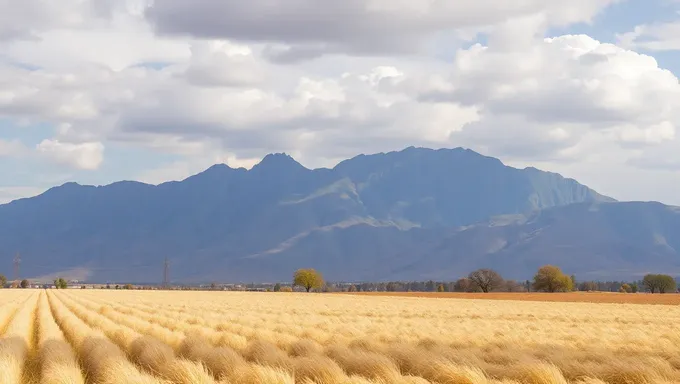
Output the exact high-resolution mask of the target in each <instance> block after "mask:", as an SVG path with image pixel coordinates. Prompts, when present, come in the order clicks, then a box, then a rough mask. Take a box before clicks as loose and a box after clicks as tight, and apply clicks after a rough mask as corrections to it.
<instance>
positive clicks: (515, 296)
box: [343, 292, 680, 305]
mask: <svg viewBox="0 0 680 384" xmlns="http://www.w3.org/2000/svg"><path fill="white" fill-rule="evenodd" d="M343 294H345V295H358V296H400V297H422V298H439V299H474V300H480V299H485V300H512V301H541V302H560V303H610V304H660V305H680V293H666V294H663V295H660V294H655V295H652V294H649V293H619V292H566V293H564V292H560V293H541V292H491V293H461V292H345V293H343Z"/></svg>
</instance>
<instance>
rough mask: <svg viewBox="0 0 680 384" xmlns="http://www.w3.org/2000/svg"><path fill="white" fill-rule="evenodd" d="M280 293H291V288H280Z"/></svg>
mask: <svg viewBox="0 0 680 384" xmlns="http://www.w3.org/2000/svg"><path fill="white" fill-rule="evenodd" d="M281 292H293V288H291V287H288V286H285V287H281Z"/></svg>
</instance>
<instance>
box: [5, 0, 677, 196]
mask: <svg viewBox="0 0 680 384" xmlns="http://www.w3.org/2000/svg"><path fill="white" fill-rule="evenodd" d="M1 1H2V0H0V3H1ZM68 1H70V0H68ZM614 2H616V0H597V1H593V0H576V1H569V2H567V1H560V2H558V1H554V2H553V1H551V2H546V1H543V0H527V1H522V2H507V3H503V4H500V5H499V3H498V2H497V1H491V0H488V1H487V0H481V1H474V2H473V1H461V2H453V1H451V2H445V1H429V0H412V1H401V0H397V1H395V0H389V1H388V0H369V1H359V0H349V1H344V2H323V3H322V2H318V1H310V0H292V1H283V0H266V1H265V0H254V1H249V2H241V1H221V2H214V1H208V0H195V1H187V0H155V1H153V2H151V1H147V0H125V1H121V2H112V1H108V0H78V1H77V3H78V4H75V3H73V4H72V3H70V2H67V3H65V4H66V5H64V8H63V9H60V10H57V11H55V13H54V15H53V16H54V18H53V19H50V20H49V21H45V22H44V23H42V24H40V25H39V24H31V23H29V24H27V26H26V28H23V29H22V28H20V30H21V32H23V36H24V37H22V38H18V37H16V36H15V37H13V38H11V39H9V38H7V37H6V38H5V39H4V41H3V40H2V38H0V49H2V50H3V52H4V53H6V57H7V58H9V59H8V60H5V59H4V58H0V118H3V119H4V120H3V121H11V122H16V121H22V122H27V124H29V125H30V124H42V125H45V126H48V127H50V128H49V129H50V133H48V134H47V135H45V136H46V137H49V138H45V140H44V141H43V142H42V143H40V144H39V145H38V146H37V147H36V148H34V149H33V148H31V150H30V151H33V152H35V153H37V154H39V155H41V156H43V157H45V158H47V159H50V160H53V161H54V162H56V163H59V164H63V165H64V166H65V167H72V168H76V169H89V170H93V169H98V168H99V166H100V165H101V163H102V162H103V159H104V146H105V145H106V146H108V143H112V144H113V143H115V145H116V146H120V147H134V148H137V149H141V150H142V151H147V152H148V155H149V156H154V155H156V154H172V155H173V156H170V157H169V158H171V160H169V161H168V162H167V163H166V164H160V165H159V164H158V163H154V165H153V167H151V166H149V167H151V168H149V169H145V168H144V166H143V165H142V168H141V169H139V170H135V172H136V174H135V175H131V176H130V177H139V178H142V179H143V180H146V181H153V182H159V181H162V180H163V179H164V178H166V177H167V178H178V177H180V178H181V177H184V176H186V175H187V174H189V173H193V172H196V171H198V170H200V169H201V168H203V167H207V166H208V165H210V163H213V162H220V161H227V162H230V163H231V164H234V165H237V164H251V163H253V162H255V161H257V159H258V158H261V157H262V156H263V155H265V154H266V153H268V152H275V151H276V152H279V151H285V152H288V153H291V154H294V155H295V156H296V158H298V159H299V160H301V161H303V162H304V164H305V165H307V166H311V167H314V166H332V165H333V163H334V162H335V161H337V160H338V159H342V158H346V157H350V156H354V155H356V154H357V153H362V152H363V153H367V152H376V151H387V150H394V149H399V148H402V147H405V146H410V145H422V146H430V147H454V146H458V145H463V146H467V147H470V148H472V149H474V150H478V151H480V152H483V153H485V154H488V155H492V156H498V157H501V158H502V159H504V160H507V161H511V162H513V163H518V164H519V163H522V162H525V163H526V162H529V164H536V165H542V166H544V167H545V168H548V169H557V170H559V169H565V170H567V171H569V172H572V173H571V174H568V175H569V176H574V177H578V176H579V175H580V174H585V175H591V173H588V172H593V171H592V170H593V169H601V170H602V173H603V174H606V171H607V169H613V167H614V166H616V167H620V168H618V169H629V170H631V169H636V168H641V167H646V169H649V168H651V167H655V166H656V167H658V169H664V170H669V169H674V168H673V164H675V163H676V162H674V160H673V161H671V160H664V158H667V159H676V158H678V155H677V153H680V140H679V139H678V137H677V135H676V132H675V131H676V129H677V126H678V124H680V116H679V114H678V112H677V111H679V110H680V108H679V107H680V105H679V104H680V90H679V86H678V79H677V77H676V76H675V75H673V74H672V73H671V72H669V71H667V70H664V69H662V68H660V67H659V65H658V63H657V62H656V60H655V59H654V58H653V57H652V56H649V55H643V54H639V53H636V52H635V51H634V50H633V49H634V47H635V45H634V44H633V45H628V46H623V47H622V46H620V45H613V44H607V43H601V42H599V41H597V40H594V39H592V38H591V37H588V36H585V35H564V36H551V37H549V38H544V36H545V32H546V31H547V30H549V28H550V27H555V26H568V25H571V24H572V23H577V22H579V23H580V22H589V21H590V20H591V19H592V18H593V16H594V15H596V14H598V13H599V12H601V11H602V10H603V9H604V8H606V7H607V6H608V5H609V4H612V3H614ZM26 4H29V5H30V4H34V5H35V4H40V1H39V0H28V2H27V3H25V4H24V5H26ZM29 5H26V6H27V7H29ZM46 7H47V8H45V9H49V5H46ZM16 9H17V8H15V9H13V10H12V12H15V11H16ZM21 9H24V11H25V15H29V14H33V13H31V12H42V11H40V10H38V11H36V10H34V9H32V8H30V7H29V8H21ZM24 11H21V12H24ZM69 15H77V17H71V16H69ZM2 17H6V15H2V16H0V31H2V30H3V29H2V28H5V29H4V30H5V31H8V30H9V29H10V28H9V27H7V26H11V25H19V24H17V23H14V24H10V23H6V24H3V23H2V20H4V19H2ZM13 17H14V18H15V19H17V20H18V19H20V18H22V17H23V16H22V15H21V14H19V13H14V14H13ZM41 17H50V16H49V15H45V16H41ZM649 31H651V29H649V28H647V29H644V30H643V32H645V33H650V32H649ZM638 32H640V31H638ZM0 33H2V32H0ZM480 33H481V34H483V36H484V37H485V38H484V39H482V40H480V41H484V43H474V44H473V43H466V44H464V45H461V41H462V40H466V39H474V38H475V36H477V35H478V34H480ZM640 34H641V35H642V32H640ZM5 35H7V36H9V33H8V32H5ZM29 37H30V38H29ZM633 40H635V41H637V42H640V41H642V40H639V39H637V40H636V39H633ZM622 41H623V40H622ZM434 45H436V47H434V48H433V46H434ZM430 50H434V51H437V52H444V53H445V56H447V57H448V56H453V58H452V59H450V60H448V61H444V60H442V59H441V58H438V57H434V56H433V55H431V51H430ZM329 53H332V54H334V55H327V54H329ZM310 59H315V60H310ZM284 64H285V65H284ZM3 128H4V126H3ZM10 129H14V130H16V131H18V130H19V128H10ZM10 137H15V135H13V136H10ZM19 137H21V136H19ZM41 139H43V137H41ZM9 143H10V144H8V142H1V141H0V155H2V153H6V154H9V155H6V156H15V155H16V153H17V149H16V148H14V149H8V148H11V147H12V146H16V143H12V142H9ZM107 156H115V155H112V154H111V152H107ZM109 159H110V158H109V157H107V164H108V162H109ZM611 159H615V160H611ZM111 161H113V162H115V161H116V159H115V158H111ZM570 164H573V167H572V166H571V165H570ZM579 164H580V165H579ZM598 167H599V168H598ZM626 167H627V168H626ZM107 168H108V167H107ZM621 174H623V172H622V173H621ZM173 175H174V176H173ZM622 177H623V176H622ZM593 179H594V180H596V181H597V180H598V178H597V177H593ZM612 185H613V184H612ZM594 186H595V187H597V185H594Z"/></svg>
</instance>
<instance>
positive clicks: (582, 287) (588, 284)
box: [578, 281, 597, 292]
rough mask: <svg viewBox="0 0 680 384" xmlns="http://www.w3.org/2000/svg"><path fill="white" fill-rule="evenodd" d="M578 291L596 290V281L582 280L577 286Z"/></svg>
mask: <svg viewBox="0 0 680 384" xmlns="http://www.w3.org/2000/svg"><path fill="white" fill-rule="evenodd" d="M578 290H579V291H586V292H592V291H597V283H596V282H594V281H584V282H583V283H581V284H579V286H578Z"/></svg>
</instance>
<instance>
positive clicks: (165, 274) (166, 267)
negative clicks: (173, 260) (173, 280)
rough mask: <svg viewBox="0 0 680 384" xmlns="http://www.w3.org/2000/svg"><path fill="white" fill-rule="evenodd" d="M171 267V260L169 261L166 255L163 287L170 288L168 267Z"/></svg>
mask: <svg viewBox="0 0 680 384" xmlns="http://www.w3.org/2000/svg"><path fill="white" fill-rule="evenodd" d="M169 267H170V262H168V258H167V256H166V257H165V262H164V263H163V288H164V289H167V288H168V268H169Z"/></svg>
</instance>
